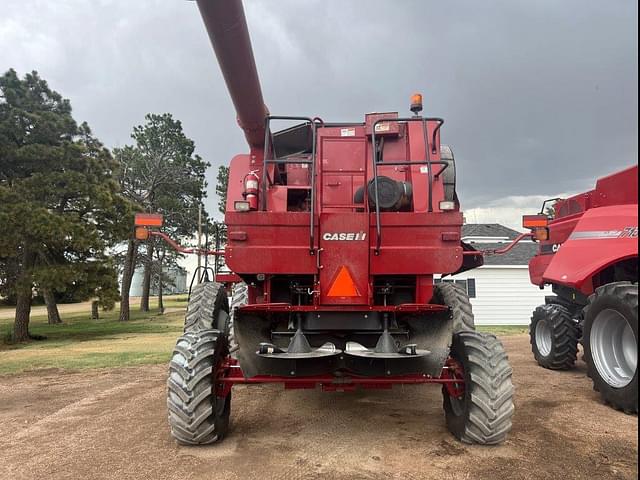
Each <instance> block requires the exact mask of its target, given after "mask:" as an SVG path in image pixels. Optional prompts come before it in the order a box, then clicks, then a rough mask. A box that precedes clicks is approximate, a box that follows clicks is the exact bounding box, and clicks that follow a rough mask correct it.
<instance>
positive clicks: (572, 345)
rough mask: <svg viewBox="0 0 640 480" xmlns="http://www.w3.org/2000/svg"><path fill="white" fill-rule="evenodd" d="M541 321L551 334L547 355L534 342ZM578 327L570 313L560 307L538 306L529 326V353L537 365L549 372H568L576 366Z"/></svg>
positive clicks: (579, 333)
mask: <svg viewBox="0 0 640 480" xmlns="http://www.w3.org/2000/svg"><path fill="white" fill-rule="evenodd" d="M541 321H543V322H545V324H546V325H547V326H548V327H549V330H550V333H551V349H550V351H549V353H548V354H546V355H544V354H542V353H541V352H540V347H539V345H538V344H537V342H536V329H537V328H538V326H540V325H541V324H540V322H541ZM580 335H581V332H580V327H579V325H578V323H577V322H576V321H575V320H574V319H573V318H571V313H570V312H569V310H567V309H566V308H565V307H563V306H562V305H558V304H546V305H540V306H539V307H537V308H536V309H535V310H534V311H533V315H532V316H531V323H530V325H529V341H530V343H531V351H532V352H533V356H534V358H535V359H536V362H538V365H540V366H541V367H544V368H548V369H550V370H569V369H570V368H573V367H574V366H575V364H576V360H577V358H578V341H579V340H580Z"/></svg>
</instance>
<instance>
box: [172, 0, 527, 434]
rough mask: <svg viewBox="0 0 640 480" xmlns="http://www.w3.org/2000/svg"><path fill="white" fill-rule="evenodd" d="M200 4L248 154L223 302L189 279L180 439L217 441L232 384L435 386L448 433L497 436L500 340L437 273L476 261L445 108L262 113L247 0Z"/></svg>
mask: <svg viewBox="0 0 640 480" xmlns="http://www.w3.org/2000/svg"><path fill="white" fill-rule="evenodd" d="M197 3H198V7H199V9H200V13H201V15H202V17H203V20H204V23H205V25H206V28H207V31H208V33H209V37H210V39H211V42H212V44H213V47H214V50H215V53H216V56H217V58H218V62H219V64H220V67H221V70H222V73H223V75H224V79H225V82H226V84H227V87H228V89H229V92H230V95H231V99H232V101H233V104H234V106H235V108H236V111H237V115H238V123H239V124H240V127H241V128H242V129H243V130H244V133H245V136H246V139H247V142H248V144H249V148H250V151H249V153H247V154H241V155H237V156H235V157H234V158H233V160H232V161H231V164H230V173H229V185H228V193H227V204H226V215H225V222H226V225H227V228H228V243H227V246H226V250H225V254H224V255H225V261H226V263H227V265H228V266H229V267H230V269H231V270H232V271H233V272H234V274H235V275H237V276H238V280H241V281H239V282H238V283H236V285H235V286H234V288H233V299H232V302H231V305H229V302H228V299H227V294H226V292H225V288H224V287H223V285H221V284H220V283H215V282H204V283H201V284H199V285H198V286H197V287H195V288H194V289H193V292H192V294H191V297H190V301H189V305H188V311H187V315H186V322H185V332H184V334H183V335H182V336H181V337H180V338H179V339H178V341H177V345H176V347H175V351H174V354H173V358H172V360H171V365H170V376H169V380H168V399H167V403H168V409H169V423H170V426H171V432H172V434H173V436H174V438H175V439H176V440H177V441H178V442H180V443H184V444H206V443H212V442H215V441H217V440H220V439H221V438H223V437H224V435H225V433H226V432H227V429H228V425H229V412H230V406H231V390H232V386H233V385H234V384H258V383H268V382H279V383H282V384H284V386H285V388H316V387H317V386H320V387H321V388H322V389H324V390H329V391H349V390H352V389H354V388H357V387H362V388H391V387H392V386H393V385H400V384H422V383H436V384H439V385H440V386H441V387H442V393H443V396H444V409H445V414H446V423H447V426H448V428H449V430H450V431H451V432H452V433H453V434H454V435H455V436H456V437H457V438H459V439H460V440H462V441H464V442H468V443H478V444H497V443H500V442H502V441H504V439H505V437H506V435H507V433H508V432H509V430H510V429H511V418H512V415H513V409H514V407H513V387H512V383H511V367H510V366H509V363H508V361H507V355H506V354H505V351H504V349H503V346H502V344H501V343H500V341H499V340H498V339H497V338H496V337H495V336H493V335H488V334H482V333H478V332H476V331H475V327H474V321H473V314H472V311H471V305H470V303H469V300H468V297H467V295H466V292H465V291H464V290H462V289H461V288H460V287H459V286H457V285H454V284H449V283H442V284H437V285H436V284H434V275H436V274H452V273H455V272H460V271H463V270H467V269H470V268H474V267H476V266H479V265H481V264H482V256H481V255H480V254H479V253H477V252H475V251H474V250H473V249H472V248H471V247H469V246H467V245H465V244H463V243H462V242H461V237H460V234H461V227H462V223H463V220H462V213H461V212H460V206H459V202H458V198H457V195H456V190H455V163H454V159H453V155H452V153H451V150H450V149H449V148H448V147H446V146H444V145H441V144H440V134H441V126H442V124H443V120H442V119H440V118H428V117H423V116H421V115H420V111H421V110H422V98H421V96H419V95H415V96H414V97H413V98H412V105H411V108H410V109H411V111H412V112H413V114H412V116H407V117H401V116H399V115H398V114H397V113H372V114H367V115H365V117H364V121H362V122H357V123H328V122H324V121H323V120H321V119H320V118H309V117H295V116H273V115H270V114H269V113H268V111H267V108H266V107H265V105H264V102H263V98H262V93H261V89H260V84H259V81H258V75H257V71H256V67H255V63H254V59H253V53H252V49H251V44H250V40H249V33H248V30H247V26H246V20H245V17H244V12H243V8H242V3H241V2H240V0H226V1H221V0H198V2H197ZM278 125H280V126H283V127H282V128H281V129H277V128H276V127H277V126H278ZM363 414H366V413H363Z"/></svg>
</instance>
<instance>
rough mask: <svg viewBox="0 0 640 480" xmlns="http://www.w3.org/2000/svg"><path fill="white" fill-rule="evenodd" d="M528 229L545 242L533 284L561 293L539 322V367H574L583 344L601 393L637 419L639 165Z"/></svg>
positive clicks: (534, 333)
mask: <svg viewBox="0 0 640 480" xmlns="http://www.w3.org/2000/svg"><path fill="white" fill-rule="evenodd" d="M549 202H555V203H553V208H552V212H553V213H552V215H550V216H548V215H547V214H546V213H545V206H546V205H547V204H548V203H549ZM523 226H524V227H527V228H530V229H531V230H532V236H533V238H535V239H537V240H538V241H539V243H540V250H539V253H538V254H537V255H536V256H535V257H534V258H533V259H531V261H530V262H529V274H530V276H531V282H532V283H533V284H534V285H538V286H539V287H540V288H543V287H544V286H545V285H551V286H552V288H553V293H554V294H555V295H553V296H548V297H546V299H545V304H544V305H541V306H539V307H538V308H536V310H535V311H534V312H533V316H532V318H531V328H530V335H531V346H532V350H533V354H534V356H535V358H536V360H537V362H538V363H539V364H540V365H541V366H543V367H545V368H550V369H557V370H564V369H569V368H571V367H573V366H574V364H575V361H576V357H577V352H578V342H579V341H580V339H582V345H583V347H584V360H585V362H586V363H587V371H588V375H589V377H591V379H592V380H593V387H594V389H595V390H597V391H599V392H600V395H601V396H602V399H603V400H604V401H605V402H606V403H608V404H610V405H611V406H612V407H614V408H616V409H619V410H624V411H625V412H627V413H637V412H638V368H637V365H638V166H637V165H636V166H634V167H631V168H628V169H626V170H623V171H621V172H618V173H615V174H613V175H610V176H608V177H604V178H601V179H599V180H598V181H597V183H596V188H595V189H594V190H590V191H588V192H585V193H581V194H578V195H574V196H573V197H570V198H567V199H552V200H547V201H546V202H545V203H544V204H543V207H542V213H541V214H539V215H525V216H524V218H523Z"/></svg>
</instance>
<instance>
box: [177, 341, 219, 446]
mask: <svg viewBox="0 0 640 480" xmlns="http://www.w3.org/2000/svg"><path fill="white" fill-rule="evenodd" d="M226 351H227V346H226V339H225V338H224V337H221V336H220V332H218V331H217V330H200V331H197V332H187V333H185V334H184V335H182V336H181V337H179V338H178V341H177V342H176V346H175V349H174V351H173V356H172V358H171V363H170V364H169V379H168V380H167V408H168V410H169V426H170V428H171V435H172V436H173V438H175V440H176V441H177V442H178V443H180V444H183V445H204V444H209V443H214V442H217V441H220V440H222V438H224V436H225V435H226V433H227V430H228V428H229V414H230V410H231V392H229V394H228V395H227V397H226V398H221V397H218V396H216V394H215V384H214V373H215V369H216V367H217V365H218V364H219V362H220V361H221V360H222V359H223V358H224V357H225V356H226Z"/></svg>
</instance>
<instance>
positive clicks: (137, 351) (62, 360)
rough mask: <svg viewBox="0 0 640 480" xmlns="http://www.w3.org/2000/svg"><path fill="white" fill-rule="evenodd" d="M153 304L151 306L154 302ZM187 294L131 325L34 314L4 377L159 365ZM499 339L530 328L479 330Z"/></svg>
mask: <svg viewBox="0 0 640 480" xmlns="http://www.w3.org/2000/svg"><path fill="white" fill-rule="evenodd" d="M152 304H153V303H152ZM186 305H187V296H186V295H176V296H171V297H167V298H166V299H165V309H166V310H167V313H165V314H164V315H160V314H159V312H158V310H157V309H155V310H152V311H151V312H147V313H143V312H140V311H138V309H137V305H133V306H132V309H131V320H130V321H129V322H120V321H118V309H117V308H116V309H115V310H114V311H111V312H103V311H101V312H100V320H91V318H90V316H89V312H87V313H67V314H62V315H61V316H62V319H63V322H64V323H63V324H62V325H49V324H47V318H46V316H43V315H37V316H33V317H32V318H31V323H30V331H31V333H32V334H34V335H41V336H44V337H46V339H44V340H36V341H32V342H29V343H25V344H13V345H12V344H7V343H1V342H0V374H14V373H20V372H25V371H30V370H38V369H44V368H62V369H83V368H104V367H121V366H132V365H144V364H159V363H167V362H168V361H169V358H170V355H171V351H172V349H173V345H174V343H175V340H176V338H177V337H178V336H179V335H180V333H181V332H182V324H183V316H184V309H185V308H186ZM12 323H13V319H11V318H6V319H0V335H1V337H0V338H7V336H8V334H9V332H11V329H12ZM478 330H480V331H482V332H491V333H495V334H496V335H500V336H505V335H517V334H522V333H526V332H527V331H528V327H527V326H522V325H518V326H515V325H501V326H480V327H478Z"/></svg>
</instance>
